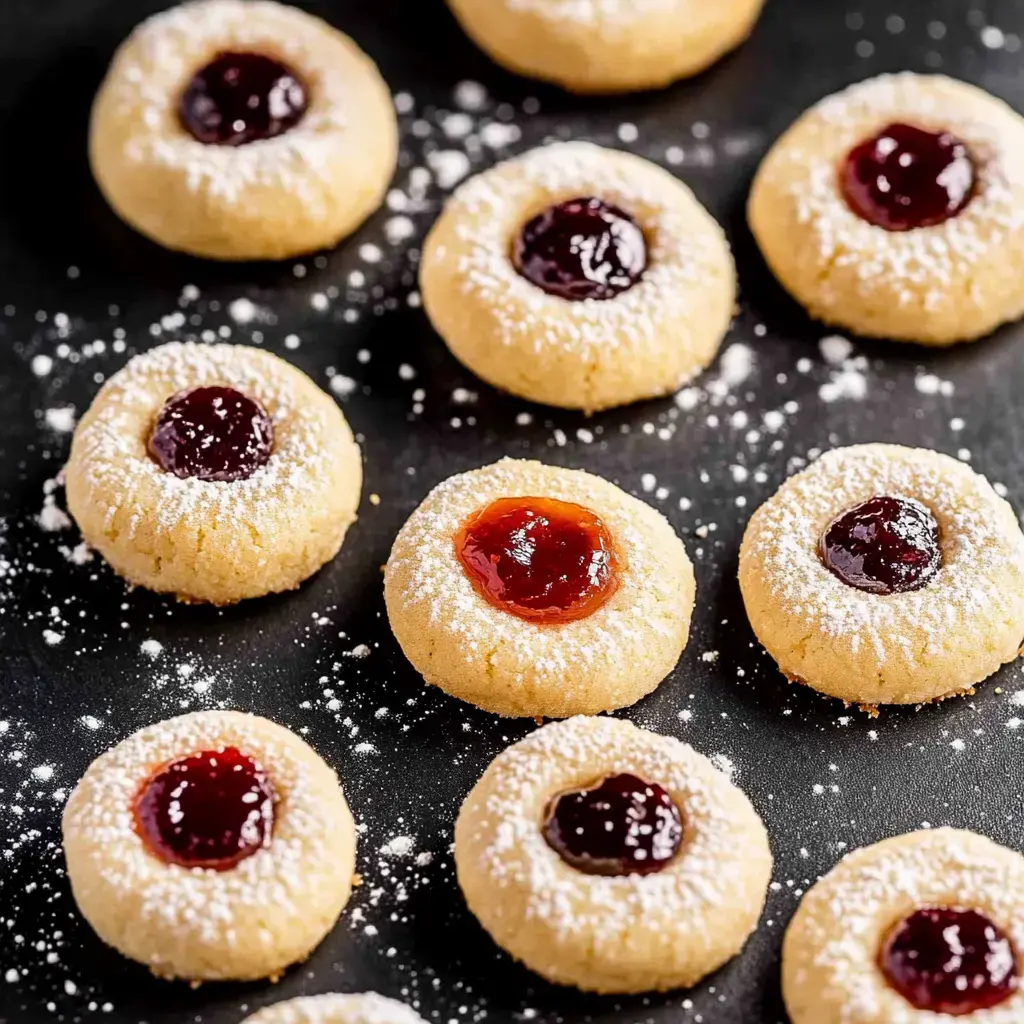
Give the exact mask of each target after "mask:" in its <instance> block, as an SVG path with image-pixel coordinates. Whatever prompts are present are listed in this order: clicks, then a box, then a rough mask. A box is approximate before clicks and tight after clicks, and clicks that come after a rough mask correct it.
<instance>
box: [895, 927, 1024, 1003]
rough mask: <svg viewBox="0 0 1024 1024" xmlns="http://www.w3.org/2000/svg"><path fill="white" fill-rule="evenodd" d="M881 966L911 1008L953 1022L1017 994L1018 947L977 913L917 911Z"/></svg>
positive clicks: (898, 932) (898, 930)
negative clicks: (940, 1015) (941, 1014)
mask: <svg viewBox="0 0 1024 1024" xmlns="http://www.w3.org/2000/svg"><path fill="white" fill-rule="evenodd" d="M878 963H879V966H880V967H881V969H882V973H883V974H884V975H885V977H886V980H887V981H888V982H889V984H890V985H891V986H892V987H893V988H894V989H895V990H896V991H897V992H899V994H900V995H901V996H903V998H904V999H906V1000H907V1002H908V1003H910V1004H911V1005H913V1006H915V1007H917V1009H919V1010H929V1011H931V1012H932V1013H945V1014H949V1015H950V1016H953V1017H962V1016H966V1015H967V1014H971V1013H974V1012H975V1010H984V1009H988V1008H989V1007H991V1006H998V1005H999V1004H1000V1003H1001V1002H1003V1000H1005V999H1008V998H1009V997H1010V996H1011V995H1012V994H1013V992H1014V991H1015V990H1016V988H1017V954H1016V952H1015V951H1014V948H1013V944H1012V943H1011V942H1010V939H1009V937H1008V936H1007V935H1006V933H1005V932H1004V931H1003V930H1002V929H1001V928H1000V927H999V926H998V925H997V924H995V923H994V922H992V921H991V920H989V918H987V917H986V916H985V915H984V914H981V913H979V912H978V911H976V910H954V909H945V908H929V909H925V910H917V911H915V912H914V913H913V914H911V915H910V916H909V917H905V918H904V919H903V920H902V921H900V922H899V923H898V924H897V925H896V926H895V927H894V928H893V929H892V931H891V932H890V933H889V935H888V937H887V938H886V940H885V943H884V945H883V946H882V950H881V953H880V954H879V957H878Z"/></svg>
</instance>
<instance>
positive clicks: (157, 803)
mask: <svg viewBox="0 0 1024 1024" xmlns="http://www.w3.org/2000/svg"><path fill="white" fill-rule="evenodd" d="M135 823H136V830H137V831H138V833H139V835H140V836H141V837H142V839H143V841H144V842H145V843H146V845H147V846H148V847H149V849H150V850H151V852H152V853H153V854H154V855H155V856H157V857H159V858H160V859H161V860H163V861H166V862H167V863H169V864H180V865H181V866H182V867H186V868H211V869H213V870H214V871H227V870H228V869H229V868H233V867H234V866H235V865H236V864H237V863H238V862H239V861H241V860H244V859H245V858H246V857H251V856H252V855H253V854H254V853H255V852H256V851H257V850H259V849H262V848H263V847H264V846H268V845H269V844H270V833H271V830H272V828H273V825H274V795H273V791H272V790H271V787H270V780H269V779H268V778H267V774H266V772H264V771H263V769H262V768H261V767H260V766H259V765H258V764H257V763H256V762H255V761H254V760H253V759H252V758H251V757H248V756H247V755H246V754H243V753H242V752H241V751H239V750H236V749H235V748H234V747H225V748H224V749H223V750H203V751H201V752H200V753H198V754H192V755H190V756H188V757H182V758H179V759H178V760H177V761H172V762H171V763H170V764H167V765H165V766H164V767H163V768H160V769H159V770H158V771H157V772H156V773H155V774H154V775H153V776H152V777H151V778H150V779H148V780H147V781H146V782H145V784H144V785H143V786H142V789H141V790H140V791H139V795H138V797H137V798H136V803H135Z"/></svg>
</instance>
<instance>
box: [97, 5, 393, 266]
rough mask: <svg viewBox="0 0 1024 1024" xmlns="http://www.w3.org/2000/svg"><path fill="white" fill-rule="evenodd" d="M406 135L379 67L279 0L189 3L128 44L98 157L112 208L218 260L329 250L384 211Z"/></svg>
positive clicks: (110, 77) (166, 242) (156, 234)
mask: <svg viewBox="0 0 1024 1024" xmlns="http://www.w3.org/2000/svg"><path fill="white" fill-rule="evenodd" d="M397 155H398V124H397V119H396V115H395V108H394V104H393V102H392V100H391V91H390V89H388V87H387V84H386V83H385V82H384V80H383V79H382V78H381V76H380V74H379V73H378V71H377V68H376V67H375V65H374V63H373V61H372V60H371V59H370V58H369V57H368V56H367V55H366V54H365V53H363V52H362V51H361V50H360V49H359V47H358V46H357V45H356V44H355V43H354V42H353V41H352V40H351V39H350V38H349V37H348V36H346V35H344V34H342V33H341V32H339V31H338V30H337V29H335V28H333V27H332V26H331V25H329V24H327V22H325V21H323V20H321V19H320V18H317V17H314V16H313V15H312V14H307V13H306V12H305V11H301V10H299V9H298V8H296V7H290V6H286V5H285V4H281V3H275V2H274V0H259V2H255V0H254V2H250V0H188V2H187V3H182V4H179V5H178V6H177V7H171V8H169V9H167V10H165V11H161V12H160V13H158V14H155V15H153V16H152V17H150V18H147V19H146V20H145V21H143V22H142V23H141V24H140V25H138V26H137V27H136V29H135V30H134V31H133V32H132V34H131V35H130V36H129V37H128V39H127V40H125V42H124V43H123V44H122V45H121V46H120V47H119V48H118V51H117V53H116V54H115V55H114V59H113V61H112V62H111V64H110V68H109V70H108V71H107V75H106V77H105V79H104V80H103V84H102V85H101V87H100V90H99V92H98V93H97V95H96V100H95V102H94V103H93V108H92V118H91V120H90V127H89V160H90V164H91V166H92V171H93V176H94V177H95V178H96V182H97V184H98V185H99V187H100V190H101V191H102V193H103V195H104V198H106V199H107V201H108V202H109V203H110V205H111V206H112V207H113V209H114V211H115V212H116V213H117V214H118V215H119V216H120V217H121V218H122V219H123V220H125V221H126V222H127V223H128V224H130V225H131V226H132V227H133V228H135V229H136V230H137V231H140V232H141V233H142V234H144V235H146V236H147V237H148V238H150V239H152V240H153V241H154V242H156V243H157V244H158V245H162V246H164V247H166V248H168V249H174V250H178V251H182V252H187V253H190V254H192V255H194V256H201V257H205V258H208V259H217V260H246V261H247V260H284V259H290V258H292V257H296V256H301V255H304V254H307V253H312V252H316V251H318V250H321V249H329V248H331V247H333V246H335V245H336V244H337V243H338V242H339V241H340V240H341V239H342V238H344V237H345V236H346V235H349V234H350V233H351V232H352V231H354V230H355V229H356V228H357V227H358V226H359V225H360V224H362V222H363V221H364V220H365V219H366V218H367V217H368V216H369V215H370V214H371V213H372V212H373V211H374V210H375V209H377V207H378V206H379V205H380V203H381V201H382V200H383V198H384V194H385V192H386V191H387V187H388V184H389V182H390V180H391V176H392V174H393V173H394V169H395V164H396V160H397Z"/></svg>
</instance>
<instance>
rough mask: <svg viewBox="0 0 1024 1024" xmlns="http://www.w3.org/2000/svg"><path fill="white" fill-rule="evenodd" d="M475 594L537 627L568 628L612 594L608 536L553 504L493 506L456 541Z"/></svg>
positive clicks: (513, 501) (588, 515)
mask: <svg viewBox="0 0 1024 1024" xmlns="http://www.w3.org/2000/svg"><path fill="white" fill-rule="evenodd" d="M455 552H456V554H457V555H458V558H459V561H460V562H461V564H462V568H463V570H464V571H465V573H466V575H467V576H468V577H469V580H470V582H471V583H472V584H473V586H474V587H475V588H476V591H477V593H479V594H480V595H481V597H483V598H484V599H485V600H486V601H489V602H490V603H491V604H492V605H494V606H495V607H496V608H501V609H503V610H504V611H507V612H511V613H512V614H513V615H518V616H519V617H520V618H521V619H528V620H529V621H531V622H538V623H560V622H572V621H574V620H576V619H582V618H585V617H586V616H588V615H590V614H591V613H593V612H595V611H597V609H598V608H600V607H601V605H603V604H604V603H605V601H607V600H608V598H609V597H611V596H612V594H613V593H614V592H615V588H616V586H617V577H616V574H615V569H616V559H615V553H614V549H613V545H612V538H611V534H610V533H609V532H608V528H607V527H606V526H605V525H604V523H603V522H601V520H600V519H599V518H598V517H597V516H596V515H595V514H594V513H593V512H591V511H590V509H587V508H583V506H582V505H575V504H573V503H572V502H568V501H557V500H555V499H554V498H498V499H497V500H496V501H492V502H491V503H490V505H488V506H487V507H486V508H483V509H481V510H480V511H479V512H474V513H473V515H471V516H470V517H469V518H468V519H467V520H466V522H465V523H463V525H462V528H461V529H460V530H459V532H458V533H457V534H456V535H455Z"/></svg>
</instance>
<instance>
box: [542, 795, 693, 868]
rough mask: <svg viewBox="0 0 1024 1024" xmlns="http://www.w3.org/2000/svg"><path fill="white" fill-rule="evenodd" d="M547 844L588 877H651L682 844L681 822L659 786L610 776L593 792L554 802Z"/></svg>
mask: <svg viewBox="0 0 1024 1024" xmlns="http://www.w3.org/2000/svg"><path fill="white" fill-rule="evenodd" d="M544 838H545V839H546V840H547V842H548V845H549V846H550V847H551V848H552V849H553V850H555V852H556V853H557V854H558V855H559V856H560V857H561V858H562V860H564V861H565V862H566V863H567V864H571V865H572V866H573V867H574V868H576V869H577V870H578V871H583V872H585V873H586V874H588V875H648V874H651V873H652V872H654V871H658V870H660V869H661V868H663V867H665V865H666V864H668V862H669V861H671V860H672V858H673V857H674V856H675V855H676V853H677V852H678V850H679V846H680V844H681V843H682V841H683V821H682V816H681V815H680V813H679V808H678V807H677V806H676V805H675V802H674V801H673V800H672V797H670V796H669V795H668V793H667V792H666V791H665V790H664V789H663V788H662V787H661V786H659V785H658V784H657V783H656V782H645V781H644V780H643V779H639V778H637V777H636V776H635V775H609V776H608V777H607V778H604V779H602V780H601V781H600V782H598V783H597V784H595V785H594V786H593V787H591V788H590V789H581V790H573V791H571V792H568V793H562V794H561V795H560V796H558V797H556V798H555V799H554V800H553V801H552V803H551V806H550V807H549V808H548V816H547V820H546V821H545V822H544Z"/></svg>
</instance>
